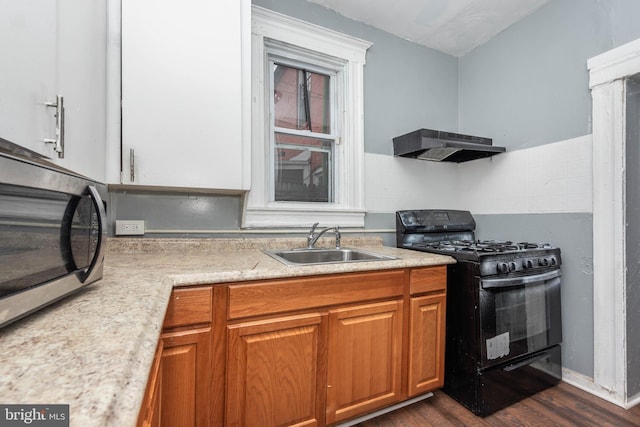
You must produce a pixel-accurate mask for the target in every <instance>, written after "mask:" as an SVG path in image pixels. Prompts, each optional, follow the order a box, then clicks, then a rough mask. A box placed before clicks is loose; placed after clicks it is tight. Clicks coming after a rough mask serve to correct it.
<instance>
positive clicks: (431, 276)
mask: <svg viewBox="0 0 640 427" xmlns="http://www.w3.org/2000/svg"><path fill="white" fill-rule="evenodd" d="M410 281H411V288H410V289H411V295H414V294H421V293H425V292H433V291H443V290H445V289H447V267H446V266H439V267H429V268H417V269H413V270H411V279H410Z"/></svg>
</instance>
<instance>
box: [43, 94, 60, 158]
mask: <svg viewBox="0 0 640 427" xmlns="http://www.w3.org/2000/svg"><path fill="white" fill-rule="evenodd" d="M45 105H46V106H47V107H54V108H55V109H56V115H55V117H56V137H55V139H50V138H45V140H44V142H46V143H48V144H53V151H55V152H56V153H58V157H59V158H61V159H64V98H63V97H62V95H58V96H56V102H55V103H54V102H45Z"/></svg>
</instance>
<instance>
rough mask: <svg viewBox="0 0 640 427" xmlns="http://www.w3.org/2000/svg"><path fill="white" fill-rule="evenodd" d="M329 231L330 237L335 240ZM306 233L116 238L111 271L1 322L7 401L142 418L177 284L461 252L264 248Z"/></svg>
mask: <svg viewBox="0 0 640 427" xmlns="http://www.w3.org/2000/svg"><path fill="white" fill-rule="evenodd" d="M329 242H330V240H329V239H327V240H323V241H322V242H321V244H322V245H328V244H329ZM303 245H304V239H255V238H252V239H129V238H127V239H121V238H118V239H110V240H109V242H108V246H107V253H106V256H105V269H104V277H103V279H102V280H100V281H99V282H96V283H94V284H92V285H90V286H88V287H86V288H84V289H82V290H81V291H79V292H77V293H75V294H73V295H71V296H69V297H67V298H65V299H64V300H62V301H59V302H57V303H55V304H54V305H52V306H50V307H48V308H45V309H43V310H41V311H40V312H37V313H35V314H32V315H31V316H29V317H27V318H24V319H22V320H19V321H18V322H16V323H14V324H12V325H10V326H8V327H5V328H3V329H0V349H1V350H0V403H3V404H69V405H70V425H71V426H82V427H91V426H117V427H122V426H124V427H126V426H135V424H136V421H137V417H138V412H139V409H140V406H141V403H142V398H143V395H144V390H145V386H146V381H147V377H148V374H149V371H150V369H151V364H152V361H153V355H154V352H155V348H156V344H157V342H158V338H159V336H160V330H161V326H162V321H163V319H164V314H165V311H166V308H167V305H168V302H169V296H170V293H171V289H172V288H173V287H174V286H188V285H196V284H209V283H225V282H235V281H244V280H259V279H268V278H277V277H296V276H308V275H317V274H331V273H343V272H350V271H365V270H378V269H391V268H405V267H415V266H429V265H438V264H448V263H452V262H454V260H453V259H452V258H450V257H446V256H440V255H434V254H426V253H421V252H414V251H407V250H402V249H396V248H391V247H386V246H382V241H381V240H380V239H377V238H349V237H347V238H344V239H343V246H345V247H361V248H363V249H367V250H369V251H373V252H377V253H381V254H385V255H391V256H395V257H397V258H398V259H396V260H390V261H373V262H360V263H343V264H325V265H313V266H301V267H289V266H286V265H284V264H281V263H280V262H278V261H276V260H275V259H273V258H271V257H269V256H267V255H265V254H264V253H262V250H263V249H283V248H294V247H301V246H303Z"/></svg>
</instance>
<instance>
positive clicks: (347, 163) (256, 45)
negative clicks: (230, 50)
mask: <svg viewBox="0 0 640 427" xmlns="http://www.w3.org/2000/svg"><path fill="white" fill-rule="evenodd" d="M252 21H253V23H252V24H253V25H252V33H253V34H252V47H251V56H252V57H251V59H252V65H251V67H252V72H251V74H252V76H251V77H252V88H251V92H252V111H251V116H252V136H251V139H252V147H251V159H252V161H251V164H252V166H251V176H252V177H251V191H250V192H249V194H248V197H247V205H246V209H245V212H244V218H243V226H245V227H273V226H302V227H306V226H309V225H310V224H311V223H313V222H321V223H322V224H329V225H340V226H347V227H362V226H363V225H364V212H365V211H364V182H363V173H364V171H363V157H364V140H363V121H362V109H363V106H362V104H363V97H362V80H363V78H362V77H363V67H364V56H365V53H366V49H367V48H368V47H369V46H370V45H371V44H370V43H369V42H365V41H363V40H359V39H355V38H353V37H350V36H345V35H343V34H340V33H336V32H334V31H331V30H327V29H324V28H321V27H318V26H316V25H312V24H308V23H306V22H303V21H300V20H297V19H293V18H290V17H287V16H284V15H281V14H278V13H275V12H272V11H269V10H267V9H263V8H260V7H257V6H253V9H252Z"/></svg>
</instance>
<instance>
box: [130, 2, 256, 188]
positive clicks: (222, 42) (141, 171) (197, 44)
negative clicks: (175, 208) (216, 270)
mask: <svg viewBox="0 0 640 427" xmlns="http://www.w3.org/2000/svg"><path fill="white" fill-rule="evenodd" d="M250 13H251V11H250V1H249V0H216V1H211V0H182V1H175V0H127V1H124V2H122V148H121V150H122V151H121V153H122V154H121V155H122V172H121V174H120V180H121V182H120V183H121V184H125V185H136V186H137V185H141V186H155V187H172V188H176V187H181V188H195V189H222V190H234V191H237V190H247V189H248V186H249V182H250V169H249V167H248V164H249V161H250V157H249V149H250V147H249V145H250V135H249V132H245V131H243V127H246V125H247V124H248V123H247V122H246V120H248V119H249V117H250V105H249V101H250V98H249V96H250V95H249V94H250V88H249V86H248V85H249V84H250V68H249V61H250V59H248V58H250V31H251V25H250ZM245 57H246V58H245ZM245 98H246V101H244V100H245ZM247 110H248V111H249V114H246V113H245V112H244V111H247ZM243 118H244V120H245V122H244V124H243Z"/></svg>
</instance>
